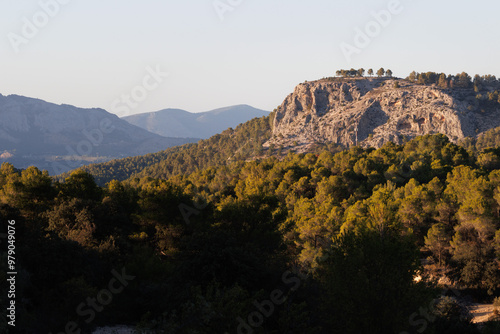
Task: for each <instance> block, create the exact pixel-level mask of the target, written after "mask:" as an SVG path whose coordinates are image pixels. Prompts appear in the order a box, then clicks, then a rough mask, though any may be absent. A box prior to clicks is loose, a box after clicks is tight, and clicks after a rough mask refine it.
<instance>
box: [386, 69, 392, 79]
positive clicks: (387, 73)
mask: <svg viewBox="0 0 500 334" xmlns="http://www.w3.org/2000/svg"><path fill="white" fill-rule="evenodd" d="M385 74H386V75H387V76H388V77H389V78H392V71H391V70H387V71H386V72H385Z"/></svg>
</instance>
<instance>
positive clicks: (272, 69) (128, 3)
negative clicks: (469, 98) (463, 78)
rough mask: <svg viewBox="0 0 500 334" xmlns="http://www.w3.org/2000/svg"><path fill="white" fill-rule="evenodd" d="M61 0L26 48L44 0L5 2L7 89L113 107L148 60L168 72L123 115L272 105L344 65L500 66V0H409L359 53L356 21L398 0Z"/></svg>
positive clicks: (398, 69) (1, 55) (1, 68)
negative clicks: (349, 51) (344, 47)
mask: <svg viewBox="0 0 500 334" xmlns="http://www.w3.org/2000/svg"><path fill="white" fill-rule="evenodd" d="M50 1H57V0H42V2H43V3H47V2H50ZM60 1H61V2H69V3H67V4H64V5H60V9H59V11H58V12H57V13H56V14H55V15H54V17H50V18H49V20H48V23H47V24H46V25H45V26H43V27H41V28H40V29H39V31H38V33H37V34H36V36H34V37H29V38H26V39H25V40H24V42H26V43H24V42H23V44H18V50H19V52H15V50H14V48H13V46H12V43H11V41H10V39H12V38H13V37H12V36H13V35H12V34H10V35H9V33H14V34H16V35H18V36H21V37H23V33H22V28H23V26H24V25H25V22H24V21H23V17H26V18H28V19H29V20H30V21H33V16H36V17H37V18H38V19H39V20H41V21H39V24H40V25H43V23H44V22H43V19H44V17H43V15H44V14H41V15H40V11H41V10H42V9H41V6H40V1H38V0H37V1H34V0H23V1H18V0H2V1H1V2H0V75H1V80H0V93H2V94H4V95H6V94H19V95H25V96H30V97H36V98H40V99H44V100H47V101H50V102H54V103H67V104H73V105H76V106H79V107H100V108H104V109H106V110H108V111H113V108H112V105H113V103H115V106H116V104H117V103H118V102H120V103H124V102H123V101H122V100H121V97H122V94H130V93H131V92H132V91H133V89H134V88H136V87H137V86H138V85H139V86H140V85H142V83H143V79H144V78H145V76H147V75H148V71H147V70H146V68H147V67H150V68H156V67H157V66H159V67H160V68H161V70H162V71H164V72H168V73H169V75H168V77H166V78H165V79H164V80H163V82H161V83H160V84H159V85H156V84H155V82H154V81H148V83H149V86H150V88H151V91H149V92H148V93H147V96H144V98H141V101H135V100H134V101H132V102H133V106H131V105H129V106H128V107H127V108H125V109H128V110H127V111H124V110H125V109H124V108H121V109H120V110H121V111H120V112H118V113H119V114H121V115H120V116H123V115H125V114H134V113H140V112H148V111H156V110H159V109H163V108H182V109H186V110H188V111H192V112H199V111H206V110H209V109H214V108H218V107H224V106H229V105H234V104H242V103H246V104H250V105H252V106H254V107H257V108H261V109H267V110H272V109H274V108H275V107H276V106H278V105H280V104H281V102H282V101H283V99H284V98H285V97H286V95H287V94H289V93H290V92H292V90H293V88H294V87H295V86H296V85H297V84H298V83H300V82H303V81H304V80H314V79H318V78H321V77H324V76H331V75H334V73H335V71H336V70H337V69H340V68H351V67H354V68H359V67H364V68H365V69H368V68H370V67H373V68H374V69H377V68H379V67H381V66H382V67H385V68H390V69H392V70H393V72H394V74H395V75H396V76H406V75H408V73H409V72H411V71H412V70H417V71H439V72H446V73H453V74H455V73H457V72H461V71H467V72H468V73H469V74H471V75H473V74H476V73H478V74H494V75H497V76H500V64H499V59H500V23H499V22H500V20H499V18H498V15H499V13H500V2H498V1H493V0H488V1H486V0H478V1H470V0H445V1H441V0H440V1H430V0H400V6H401V8H402V12H401V13H400V14H397V15H392V17H391V22H390V24H388V25H387V26H386V27H382V29H381V30H380V33H378V34H375V36H374V37H373V38H371V43H370V44H369V45H368V46H367V47H364V48H361V49H360V53H359V54H354V55H353V57H352V61H351V62H348V61H347V60H346V57H345V56H344V54H343V53H342V51H341V48H340V45H341V44H342V43H343V42H345V43H348V44H351V45H354V38H355V35H356V28H360V29H362V30H364V29H365V28H366V26H367V25H368V24H369V23H370V22H371V21H373V20H374V18H373V17H372V14H371V12H373V11H375V12H379V11H380V10H384V9H387V8H388V4H389V3H390V2H391V0H358V1H356V0H309V1H305V0H301V1H299V0H275V1H273V0H217V1H219V3H225V4H231V3H232V4H233V5H229V6H232V7H233V10H232V11H227V12H224V13H223V18H224V19H223V20H221V19H220V16H219V15H218V13H217V11H216V10H215V9H214V3H216V1H214V0H189V1H187V0H184V1H181V0H142V1H132V0H65V1H62V0H60ZM37 15H38V16H37ZM9 36H10V37H9ZM9 38H10V39H9ZM23 38H25V37H23ZM18 41H19V40H18ZM153 84H154V85H153ZM153 86H154V89H153V88H152V87H153ZM156 86H157V87H156ZM136 92H137V91H136ZM139 92H140V90H139ZM136 96H138V95H136ZM135 102H137V103H135ZM121 106H122V107H123V106H124V104H122V105H121Z"/></svg>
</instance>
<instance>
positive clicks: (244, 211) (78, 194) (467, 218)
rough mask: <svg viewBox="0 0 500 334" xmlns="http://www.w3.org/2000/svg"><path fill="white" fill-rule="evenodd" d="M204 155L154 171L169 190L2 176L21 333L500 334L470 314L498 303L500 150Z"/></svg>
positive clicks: (156, 185) (413, 146) (430, 141)
mask: <svg viewBox="0 0 500 334" xmlns="http://www.w3.org/2000/svg"><path fill="white" fill-rule="evenodd" d="M254 122H260V123H265V122H269V119H266V118H264V119H260V120H256V121H254ZM227 135H228V134H226V136H227ZM222 136H224V135H222ZM252 138H253V137H250V136H249V137H247V139H248V140H250V139H252ZM214 140H215V139H214ZM480 142H482V141H481V140H478V141H477V143H469V144H470V145H472V146H473V147H476V146H475V145H479V143H480ZM489 142H495V141H494V140H493V139H491V138H490V139H486V138H485V139H484V143H483V144H481V145H484V146H489V145H488V143H489ZM221 143H223V141H221ZM197 145H198V147H197V148H196V149H197V152H198V153H199V154H201V155H203V154H205V155H204V156H205V157H207V160H206V161H205V162H204V165H203V166H197V168H195V167H194V166H193V167H192V172H190V173H182V174H181V173H175V170H168V171H165V170H163V169H162V168H163V167H160V166H162V162H160V163H158V164H157V165H155V166H157V167H156V168H158V169H157V171H154V172H153V171H152V170H150V171H149V173H151V174H152V175H155V176H157V177H164V178H165V179H163V180H161V179H159V178H156V177H155V178H153V177H147V176H146V175H147V174H144V177H138V176H136V177H133V178H131V179H128V180H126V181H116V180H114V181H110V182H109V183H107V185H106V186H105V187H99V186H98V185H97V184H96V182H95V181H94V179H93V177H92V176H91V175H90V174H88V173H87V172H86V171H83V170H78V171H74V172H73V173H72V174H71V175H69V176H67V178H66V179H65V182H54V181H53V180H52V179H51V178H50V177H49V175H48V174H47V173H46V172H41V171H39V170H38V169H36V168H34V167H31V168H28V169H26V170H23V171H18V170H16V169H15V168H14V167H13V166H12V165H9V164H3V165H2V167H1V169H0V204H1V206H0V216H1V221H2V224H6V221H7V220H15V221H16V226H17V232H16V233H17V235H16V242H17V254H16V257H17V258H18V264H17V268H18V272H19V274H18V277H17V283H16V284H17V294H18V299H17V300H18V301H19V303H18V308H17V312H18V322H17V324H18V325H17V327H16V328H17V330H18V332H19V333H49V332H52V333H61V332H63V333H64V332H75V333H77V332H76V329H81V330H82V333H84V332H88V331H90V330H91V329H92V328H93V327H95V326H98V325H102V324H113V323H117V324H129V325H133V326H136V327H137V328H138V330H142V331H144V332H148V331H149V332H153V333H207V334H208V333H318V334H322V333H325V334H326V333H353V334H354V333H356V334H360V333H361V334H363V333H381V334H382V333H383V334H387V333H440V334H441V333H450V334H451V333H498V331H499V330H500V326H499V323H498V322H497V320H498V319H497V318H496V317H493V319H491V321H490V322H489V323H487V324H486V325H484V326H483V327H482V328H481V329H479V328H477V327H476V326H475V325H473V324H472V323H471V315H470V313H469V312H468V308H467V303H470V302H492V301H493V300H494V298H495V297H497V296H499V293H500V289H499V285H500V270H499V256H500V225H499V218H500V171H499V170H498V167H499V164H500V149H498V148H492V147H490V148H486V149H483V150H481V151H472V150H467V149H465V148H464V147H463V146H459V145H455V144H453V143H450V142H449V140H448V139H447V138H446V137H445V136H442V135H428V136H423V137H418V138H416V139H413V140H411V141H409V142H407V143H405V144H404V145H396V144H393V143H389V144H386V145H384V146H383V147H381V148H380V149H373V148H370V149H362V148H359V147H353V148H351V149H349V150H344V151H342V152H330V151H322V152H318V153H315V154H312V153H310V154H293V153H289V154H288V155H286V156H284V157H282V158H281V159H278V158H276V157H274V156H270V157H265V154H264V155H263V156H262V157H261V158H260V159H256V160H253V161H242V160H239V161H237V160H235V161H234V162H231V161H226V162H225V163H224V164H221V165H217V166H216V165H215V163H214V161H215V160H210V159H209V158H208V157H209V155H211V154H212V155H213V153H210V152H204V153H202V152H203V151H202V148H203V146H200V144H197ZM472 146H471V147H472ZM222 148H223V147H221V152H225V151H224V150H222ZM256 148H257V149H258V147H256ZM248 149H249V150H251V149H255V147H254V148H251V145H250V144H249V145H248ZM227 151H228V153H229V152H230V149H229V148H228V149H227ZM179 152H180V151H179ZM179 152H178V153H179ZM233 152H234V151H233ZM242 154H243V153H242ZM176 159H180V158H179V157H177V158H176ZM214 159H222V153H221V155H220V156H219V157H218V158H214ZM224 159H226V160H227V158H225V157H224ZM175 161H181V160H175ZM212 163H214V165H213V166H211V165H210V164H212ZM165 166H167V165H165ZM131 168H135V167H131ZM183 168H184V167H183ZM190 168H191V167H190ZM2 229H3V230H6V228H4V227H3V228H2ZM0 241H3V242H2V244H4V240H2V239H0ZM5 250H6V248H5V247H1V251H2V253H1V254H0V257H1V258H2V261H4V262H5V261H6V254H5ZM438 281H439V282H438ZM443 282H444V283H443ZM118 283H120V284H118ZM438 283H439V284H438ZM443 284H444V286H445V287H447V288H448V289H446V290H443ZM7 288H8V287H7V282H6V277H5V273H4V272H1V273H0V289H1V290H2V291H1V295H2V296H5V295H6V290H7ZM110 291H111V292H110ZM1 307H6V305H5V301H4V300H3V299H2V305H1ZM0 328H1V329H0V331H2V332H5V328H6V323H5V319H1V320H0ZM10 332H12V331H10Z"/></svg>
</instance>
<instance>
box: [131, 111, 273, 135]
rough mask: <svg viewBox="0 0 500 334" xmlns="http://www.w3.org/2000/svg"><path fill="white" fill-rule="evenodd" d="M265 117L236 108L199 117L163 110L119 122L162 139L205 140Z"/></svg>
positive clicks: (257, 112) (203, 114) (261, 112)
mask: <svg viewBox="0 0 500 334" xmlns="http://www.w3.org/2000/svg"><path fill="white" fill-rule="evenodd" d="M267 115H269V111H264V110H260V109H256V108H253V107H251V106H248V105H237V106H231V107H226V108H219V109H215V110H211V111H206V112H201V113H191V112H188V111H185V110H181V109H164V110H160V111H156V112H151V113H144V114H138V115H132V116H127V117H123V119H124V120H126V121H127V122H129V123H130V124H133V125H136V126H138V127H141V128H143V129H145V130H148V131H150V132H153V133H156V134H159V135H161V136H165V137H181V138H185V137H195V138H202V139H207V138H210V137H211V136H213V135H216V134H218V133H221V132H222V131H224V130H226V129H228V128H234V127H236V126H237V125H238V124H241V123H245V122H246V121H249V120H251V119H252V118H255V117H262V116H267Z"/></svg>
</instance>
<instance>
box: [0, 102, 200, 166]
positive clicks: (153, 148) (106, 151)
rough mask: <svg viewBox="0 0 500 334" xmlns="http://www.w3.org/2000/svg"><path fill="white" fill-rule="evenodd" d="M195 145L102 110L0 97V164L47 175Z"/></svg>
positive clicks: (189, 139)
mask: <svg viewBox="0 0 500 334" xmlns="http://www.w3.org/2000/svg"><path fill="white" fill-rule="evenodd" d="M197 140H198V139H194V138H187V139H180V138H165V137H162V136H159V135H157V134H154V133H150V132H148V131H146V130H144V129H141V128H139V127H136V126H133V125H131V124H129V123H128V122H126V121H124V120H121V119H120V118H118V117H117V116H116V115H114V114H111V113H108V112H107V111H105V110H103V109H81V108H77V107H74V106H70V105H56V104H53V103H48V102H45V101H42V100H38V99H33V98H28V97H23V96H18V95H9V96H3V95H1V94H0V162H11V163H13V164H14V166H15V167H16V168H26V167H28V166H31V165H34V166H37V167H39V168H41V169H47V170H48V171H49V173H51V174H59V173H61V172H64V171H67V170H70V169H73V168H76V167H79V166H81V165H85V164H88V163H92V162H102V161H109V160H111V159H116V158H123V157H128V156H136V155H143V154H147V153H152V152H158V151H161V150H164V149H166V148H168V147H172V146H176V145H182V144H185V143H188V142H195V141H197Z"/></svg>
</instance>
